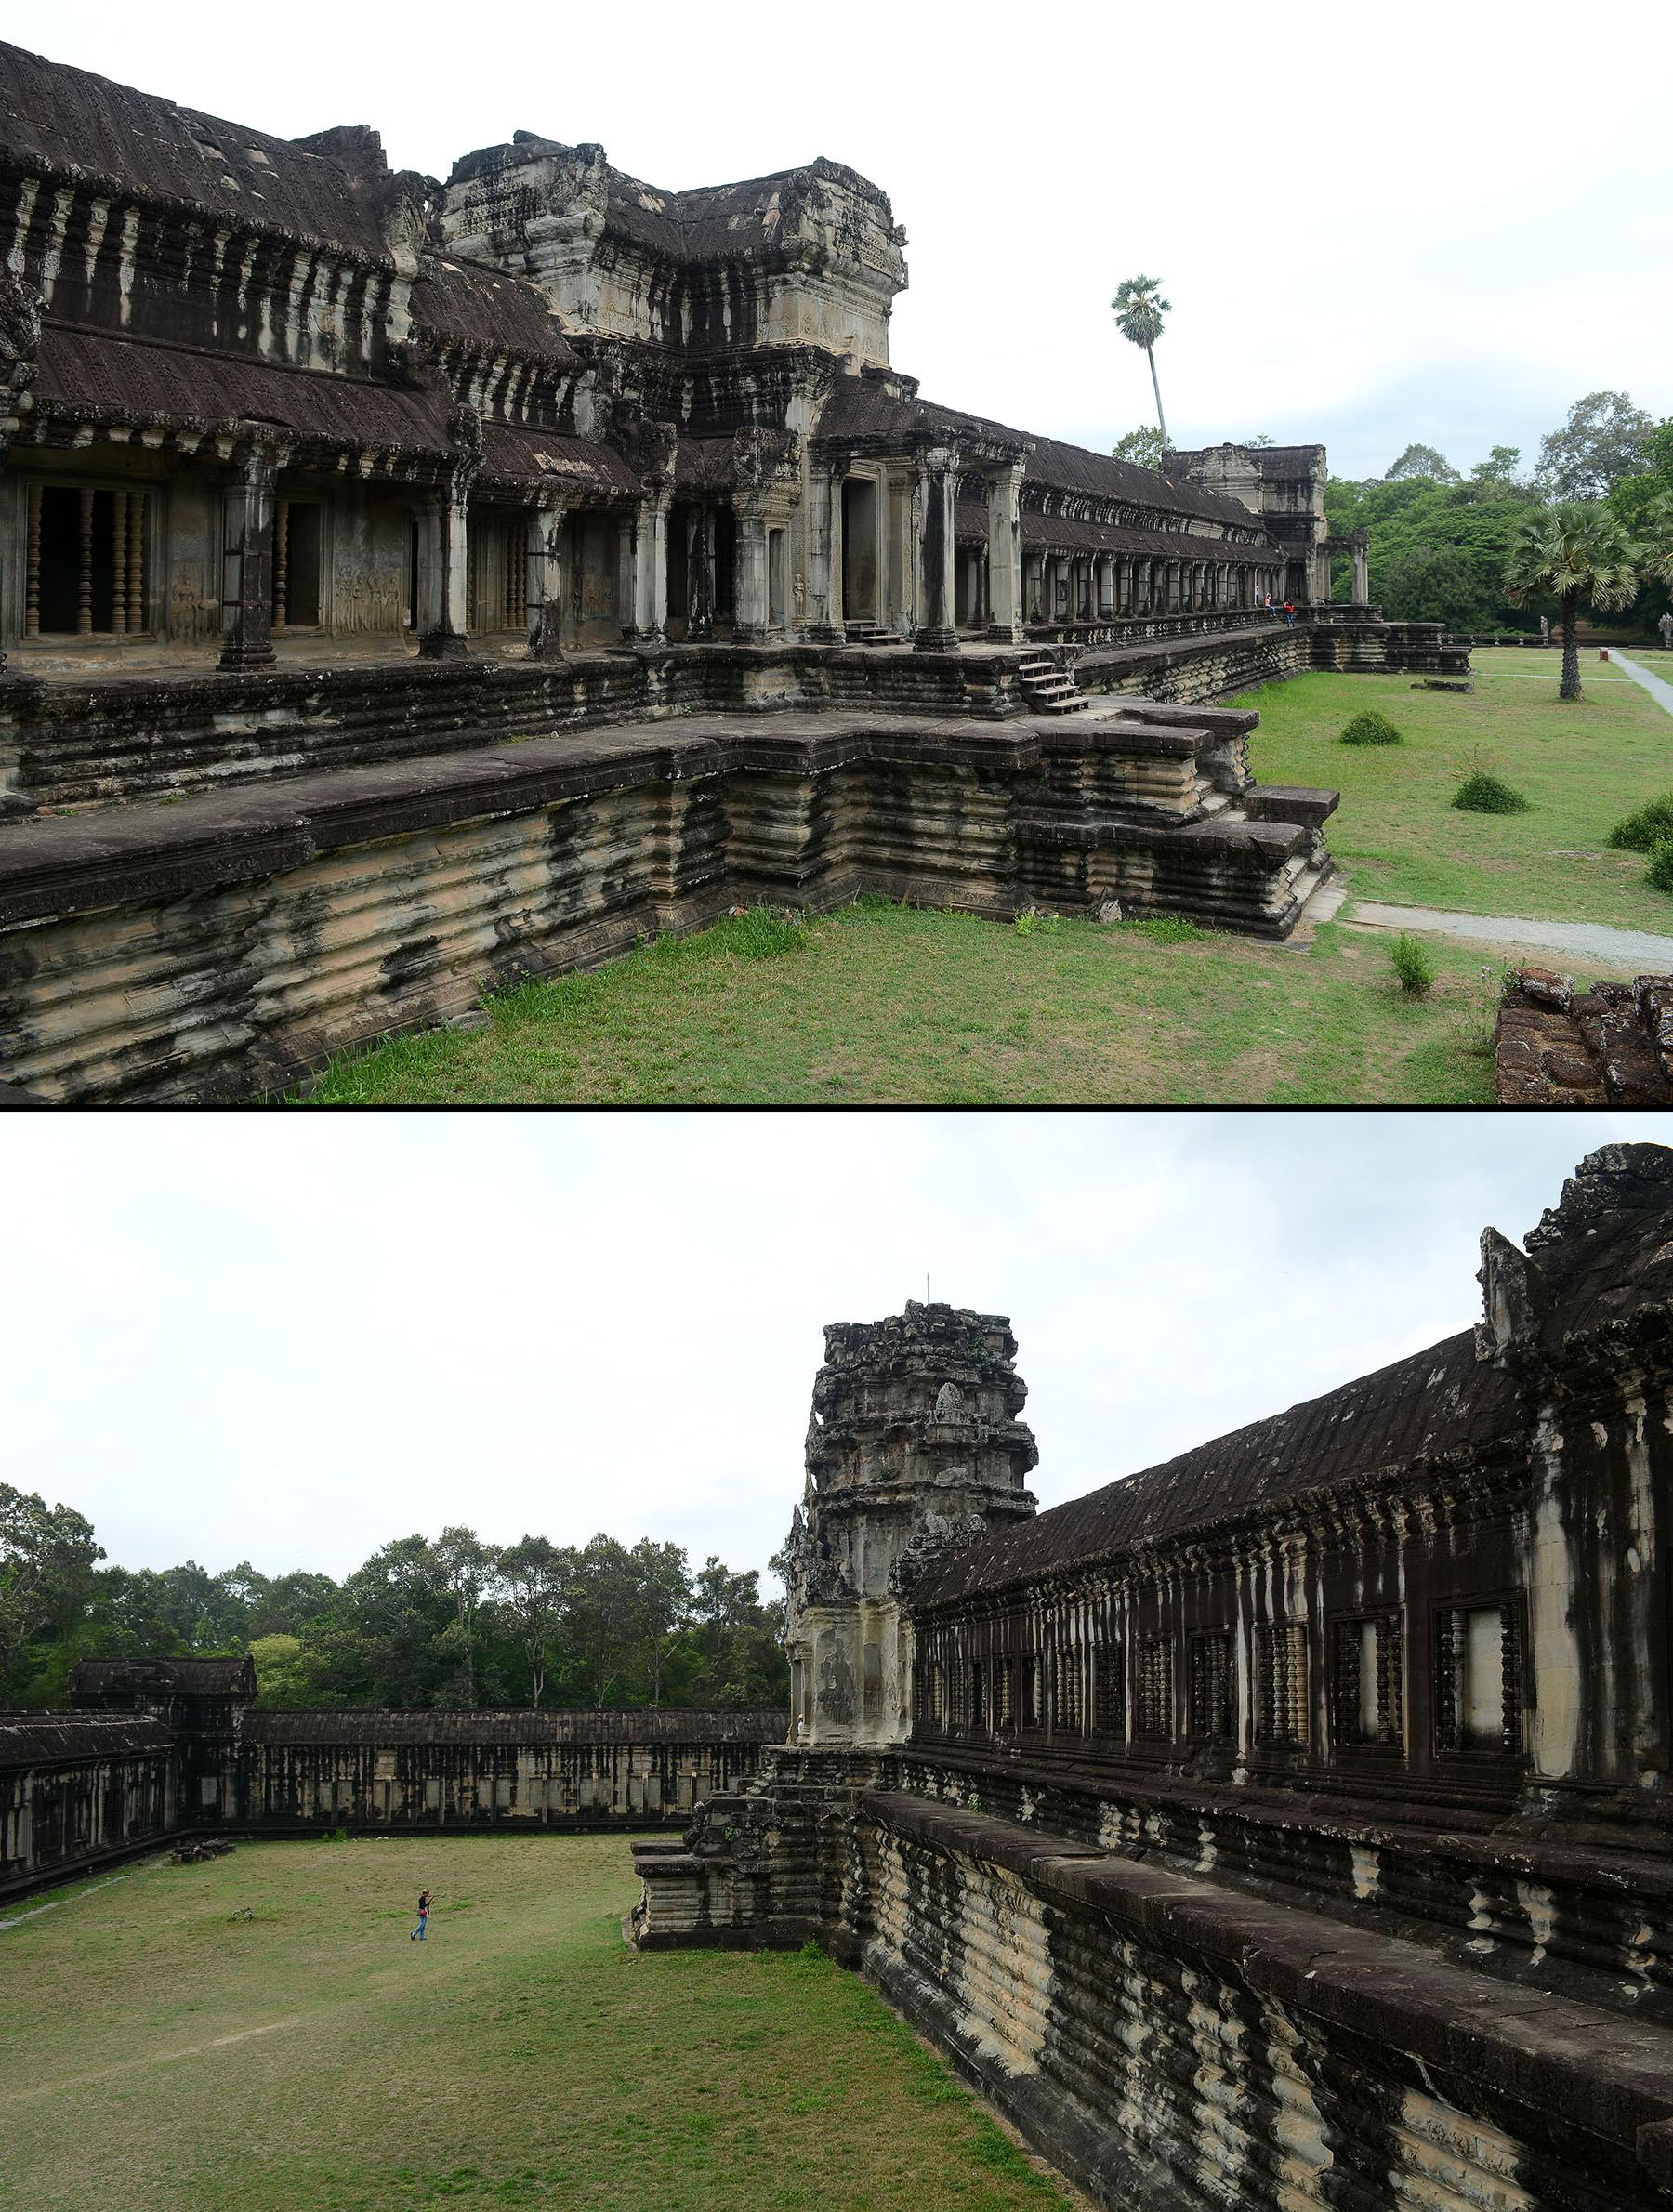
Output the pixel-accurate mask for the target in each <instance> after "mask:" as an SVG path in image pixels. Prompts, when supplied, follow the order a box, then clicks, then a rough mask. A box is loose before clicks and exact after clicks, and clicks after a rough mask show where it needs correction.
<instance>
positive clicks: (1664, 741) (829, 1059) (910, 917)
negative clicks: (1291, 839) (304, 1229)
mask: <svg viewBox="0 0 1673 2212" xmlns="http://www.w3.org/2000/svg"><path fill="white" fill-rule="evenodd" d="M1473 665H1474V667H1475V671H1476V684H1477V689H1476V690H1475V691H1474V692H1473V693H1469V694H1468V695H1467V694H1462V693H1458V692H1453V691H1423V690H1421V689H1419V690H1414V689H1413V688H1412V679H1411V678H1408V677H1349V676H1304V677H1301V678H1298V679H1297V680H1296V681H1294V682H1291V683H1286V684H1272V685H1269V686H1268V687H1267V688H1266V689H1264V690H1263V691H1258V692H1255V693H1253V694H1251V695H1250V696H1249V698H1248V699H1247V700H1246V702H1245V704H1250V705H1253V706H1255V707H1257V708H1258V710H1259V713H1260V717H1261V722H1260V727H1259V729H1258V731H1256V733H1255V736H1254V739H1253V740H1252V744H1251V755H1252V761H1253V766H1254V769H1255V772H1256V774H1257V775H1258V777H1259V778H1260V779H1261V781H1263V782H1265V783H1315V784H1316V783H1322V784H1325V785H1328V786H1331V787H1334V788H1336V789H1339V790H1340V792H1341V793H1342V804H1341V807H1340V809H1339V810H1338V811H1337V814H1336V815H1335V816H1334V817H1333V818H1332V820H1331V822H1330V824H1329V827H1328V830H1327V833H1326V835H1327V837H1328V841H1329V844H1330V849H1331V850H1332V852H1333V853H1334V854H1335V856H1336V859H1337V864H1338V866H1339V867H1340V869H1341V871H1342V874H1343V876H1344V878H1345V880H1346V883H1347V886H1348V889H1349V890H1350V893H1351V894H1353V895H1354V896H1356V897H1359V898H1366V899H1380V900H1386V901H1388V902H1390V903H1392V904H1395V905H1433V906H1442V907H1448V908H1454V909H1461V910H1462V911H1464V912H1466V913H1469V914H1480V915H1532V916H1537V917H1546V918H1551V919H1561V920H1572V921H1600V922H1613V923H1615V924H1617V925H1621V926H1625V927H1627V928H1640V929H1651V930H1654V931H1657V932H1665V933H1666V934H1669V935H1673V898H1669V897H1667V896H1666V894H1665V893H1663V892H1661V891H1657V890H1653V889H1651V888H1650V886H1649V885H1648V884H1647V883H1646V882H1645V881H1644V861H1643V857H1642V856H1641V855H1640V854H1637V853H1627V852H1612V851H1611V850H1609V849H1608V847H1607V846H1606V844H1605V842H1604V840H1605V838H1606V836H1607V835H1608V833H1609V831H1610V830H1611V829H1612V828H1613V827H1614V823H1617V822H1618V821H1619V820H1620V819H1621V818H1622V817H1623V816H1624V815H1626V814H1627V813H1630V812H1632V811H1633V810H1635V809H1636V808H1637V807H1639V806H1640V805H1641V804H1642V803H1643V801H1644V800H1645V799H1646V798H1648V797H1652V796H1653V795H1654V794H1656V793H1658V792H1662V791H1673V717H1669V716H1668V715H1666V713H1664V712H1663V710H1662V709H1661V708H1660V707H1659V706H1657V705H1656V704H1655V703H1654V702H1653V700H1652V699H1650V698H1649V697H1648V696H1647V695H1646V694H1645V692H1644V691H1641V690H1640V687H1639V686H1638V685H1636V684H1634V683H1632V682H1631V681H1630V680H1629V679H1628V678H1627V677H1626V676H1624V675H1623V674H1622V672H1621V671H1620V670H1619V669H1618V668H1615V667H1614V666H1613V665H1609V664H1606V663H1601V662H1598V661H1597V660H1596V659H1595V658H1594V659H1593V660H1590V661H1588V662H1587V664H1586V665H1585V670H1584V674H1585V682H1586V689H1587V696H1586V698H1585V699H1584V700H1583V701H1581V702H1580V703H1579V704H1577V705H1574V706H1568V705H1564V704H1562V703H1561V701H1559V699H1558V697H1557V679H1558V673H1559V667H1558V659H1557V656H1556V655H1555V654H1554V653H1549V654H1548V653H1541V652H1531V651H1527V650H1520V651H1519V650H1516V649H1513V648H1505V649H1500V650H1497V651H1493V652H1481V653H1478V654H1476V655H1475V656H1474V664H1473ZM1364 706H1379V707H1381V708H1382V709H1383V710H1384V712H1385V713H1387V714H1389V715H1390V717H1391V718H1393V719H1394V720H1395V721H1396V722H1397V723H1398V724H1399V725H1400V727H1401V729H1402V730H1403V732H1404V737H1405V742H1404V743H1403V744H1400V745H1390V746H1386V747H1375V746H1373V747H1356V746H1350V745H1344V744H1340V743H1339V742H1338V741H1339V737H1340V733H1341V730H1342V726H1343V724H1344V723H1345V722H1346V721H1347V720H1348V719H1349V718H1350V716H1351V715H1352V714H1354V713H1355V712H1357V711H1358V710H1359V709H1360V708H1361V707H1364ZM1478 765H1479V766H1482V767H1485V768H1488V769H1490V770H1493V771H1494V772H1495V773H1496V774H1497V775H1499V776H1501V777H1503V778H1504V779H1505V780H1507V781H1508V782H1509V783H1512V784H1514V785H1515V786H1516V787H1517V788H1519V789H1520V790H1521V791H1522V792H1523V793H1524V794H1525V796H1526V797H1527V798H1528V799H1529V801H1530V802H1531V807H1530V811H1529V812H1527V813H1525V814H1513V815H1493V814H1469V813H1463V812H1460V811H1459V810H1457V809H1456V808H1455V807H1454V806H1453V805H1452V804H1451V800H1452V796H1453V793H1454V792H1455V790H1456V787H1457V785H1458V783H1460V782H1461V781H1462V779H1463V778H1464V776H1465V775H1466V774H1467V773H1468V772H1469V770H1470V769H1471V768H1472V767H1474V766H1478ZM1428 942H1429V946H1430V949H1431V954H1432V957H1433V958H1434V961H1435V964H1436V967H1437V968H1438V970H1439V980H1438V981H1437V984H1436V988H1435V991H1434V993H1433V994H1432V995H1431V996H1430V997H1429V998H1428V999H1425V1000H1421V1001H1415V1000H1412V999H1408V998H1404V997H1403V996H1401V995H1400V994H1399V993H1398V992H1397V990H1396V989H1395V986H1394V984H1393V981H1392V978H1391V971H1390V941H1389V940H1387V939H1386V938H1378V937H1373V936H1368V935H1364V934H1362V933H1359V932H1355V931H1353V930H1352V929H1350V928H1347V927H1346V926H1345V925H1343V924H1340V923H1337V924H1326V925H1325V926H1324V927H1322V928H1319V929H1318V931H1317V932H1316V935H1314V936H1313V937H1312V938H1311V941H1309V942H1306V943H1298V944H1294V945H1290V946H1275V945H1269V944H1260V943H1255V942H1252V941H1245V940H1243V939H1240V938H1235V937H1231V936H1223V935H1218V934H1213V933H1207V932H1193V931H1189V930H1187V931H1185V932H1184V933H1183V935H1182V937H1181V938H1180V939H1179V941H1169V938H1168V934H1167V932H1166V930H1164V931H1163V932H1161V933H1157V932H1156V931H1155V930H1154V928H1153V926H1139V927H1137V928H1129V927H1122V928H1113V929H1111V928H1100V927H1098V925H1096V924H1095V923H1092V922H1088V921H1071V920H1064V921H1062V922H1060V923H1052V924H1050V925H1049V926H1044V927H1041V926H1034V927H1031V928H1021V927H1017V928H1003V927H1000V926H997V925H995V924H994V923H990V922H980V921H975V920H972V919H970V918H969V917H968V916H961V915H948V914H936V913H921V912H913V911H909V910H905V909H901V908H895V907H891V906H889V905H888V904H887V903H886V902H881V901H864V902H861V904H860V905H859V906H857V907H854V908H851V909H849V910H847V911H845V912H843V913H840V914H836V915H829V916H826V917H824V918H823V919H821V920H817V921H813V922H810V923H809V924H807V925H806V926H805V927H804V928H788V927H786V926H784V925H783V924H781V923H779V922H778V921H776V920H775V919H774V918H773V917H771V916H767V915H752V916H747V917H744V918H741V919H739V920H736V921H731V922H726V923H722V924H721V925H720V926H719V928H716V929H712V930H708V931H706V932H705V933H704V934H703V935H702V936H701V937H697V938H693V939H689V940H686V941H682V942H675V941H665V942H662V943H659V944H656V945H653V946H650V947H647V948H645V949H644V950H642V951H640V952H638V953H635V954H632V955H629V956H628V957H627V958H626V959H625V960H622V961H618V962H616V963H615V964H614V965H613V966H612V967H610V968H604V969H602V970H600V971H599V973H597V974H593V975H586V976H573V977H569V978H567V979H565V980H563V981H558V982H554V983H541V984H530V985H527V986H525V987H524V988H522V989H520V990H517V991H512V992H509V993H507V994H504V995H503V996H501V997H500V998H498V999H497V1000H495V1001H494V1003H493V1007H492V1012H493V1017H494V1019H493V1024H492V1026H491V1027H490V1028H488V1029H486V1030H482V1031H479V1032H476V1033H474V1034H455V1033H452V1032H443V1033H441V1034H429V1035H425V1036H415V1037H406V1038H396V1039H393V1040H391V1041H390V1042H389V1044H387V1045H384V1046H382V1047H379V1048H377V1049H376V1050H375V1051H373V1052H371V1053H369V1054H367V1055H365V1056H362V1057H359V1058H354V1059H349V1060H343V1061H340V1062H338V1063H337V1064H336V1066H334V1067H333V1068H332V1069H331V1070H330V1071H328V1073H327V1074H326V1075H325V1077H324V1078H323V1080H322V1081H321V1082H320V1083H319V1084H318V1085H317V1086H314V1087H313V1090H312V1092H311V1096H313V1097H314V1098H316V1099H320V1100H323V1101H324V1102H327V1103H334V1104H375V1103H394V1102H416V1103H442V1102H446V1103H472V1102H484V1103H485V1102H490V1101H498V1100H521V1101H541V1102H552V1103H580V1102H584V1101H599V1102H604V1103H610V1104H626V1103H676V1102H679V1103H684V1102H700V1103H708V1104H738V1103H743V1102H765V1103H771V1104H779V1105H790V1104H797V1103H803V1102H814V1103H824V1104H841V1103H850V1102H852V1103H858V1102H865V1101H872V1100H877V1101H891V1102H894V1101H928V1102H930V1103H935V1104H943V1105H964V1104H994V1103H1000V1102H1017V1103H1029V1104H1039V1103H1044V1102H1051V1101H1057V1100H1063V1101H1069V1102H1074V1103H1080V1104H1102V1103H1113V1102H1131V1103H1154V1104H1166V1105H1175V1104H1197V1103H1202V1104H1215V1105H1219V1104H1241V1103H1264V1104H1273V1105H1291V1104H1311V1103H1329V1104H1354V1103H1367V1104H1377V1105H1404V1104H1410V1103H1416V1102H1438V1103H1450V1104H1468V1103H1471V1102H1486V1101H1488V1100H1490V1099H1491V1097H1492V1065H1491V1058H1490V1053H1489V1050H1488V1049H1487V1043H1488V1039H1489V1036H1490V1033H1491V1029H1492V1022H1493V1008H1494V1004H1495V996H1496V977H1495V978H1492V979H1489V980H1488V981H1483V980H1482V974H1481V968H1482V953H1481V952H1480V951H1479V950H1473V949H1471V948H1469V947H1466V946H1462V945H1460V946H1457V947H1449V946H1445V945H1443V944H1442V943H1441V942H1439V941H1435V940H1432V939H1431V940H1429V941H1428ZM1542 957H1550V955H1542ZM1593 972H1596V971H1595V970H1594V969H1592V968H1587V973H1588V974H1590V973H1593ZM1614 972H1622V971H1620V970H1616V971H1614Z"/></svg>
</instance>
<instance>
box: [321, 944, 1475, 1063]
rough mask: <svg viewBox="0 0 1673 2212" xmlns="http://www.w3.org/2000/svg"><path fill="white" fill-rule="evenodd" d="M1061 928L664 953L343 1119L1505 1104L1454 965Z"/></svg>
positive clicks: (1462, 961)
mask: <svg viewBox="0 0 1673 2212" xmlns="http://www.w3.org/2000/svg"><path fill="white" fill-rule="evenodd" d="M1171 934H1172V933H1171V931H1166V932H1164V933H1161V934H1153V933H1152V930H1151V928H1147V927H1139V928H1126V927H1122V928H1100V926H1099V925H1098V924H1097V923H1095V922H1087V921H1073V920H1063V921H1053V922H1047V923H1046V924H1045V925H1044V926H1039V925H1036V926H1034V927H1033V928H1029V929H1028V930H1027V931H1026V932H1025V931H1023V930H1021V929H1019V928H1015V927H1000V926H999V925H997V924H995V923H993V922H981V921H977V920H974V919H972V918H971V917H970V916H969V915H948V914H938V913H931V912H924V911H920V910H916V909H911V908H901V907H894V906H890V905H889V904H887V903H886V902H881V901H866V902H862V903H861V904H860V905H858V906H854V907H850V908H846V909H844V910H843V911H842V912H840V913H838V914H834V915H827V916H825V917H824V918H823V919H822V920H819V921H814V922H810V923H808V924H806V925H805V926H803V927H801V928H791V927H789V926H787V925H784V924H782V923H779V922H777V921H776V919H775V918H774V917H772V916H769V915H749V916H745V917H743V918H741V919H739V920H736V921H730V922H722V923H721V924H719V925H718V927H717V928H713V929H710V930H706V931H705V932H704V933H703V934H702V935H701V936H698V937H692V938H685V939H670V938H665V939H661V940H659V941H657V942H656V943H655V944H652V945H649V946H646V947H645V948H644V949H642V950H641V951H639V952H637V953H632V954H629V955H627V956H626V958H625V959H622V960H619V961H616V962H614V963H613V964H612V965H611V966H610V967H608V968H600V969H599V970H598V971H597V972H596V973H594V974H591V975H583V976H569V977H565V978H564V979H563V980H562V981H558V982H553V983H531V984H528V985H525V986H524V987H523V988H522V989H521V990H519V991H513V992H508V993H507V994H505V995H504V996H502V997H501V998H499V999H497V1000H496V1001H495V1002H494V1007H493V1014H494V1020H493V1025H492V1026H491V1027H490V1028H488V1029H485V1030H479V1031H476V1032H473V1033H468V1034H456V1033H453V1032H447V1031H442V1032H431V1033H429V1034H426V1035H422V1036H415V1037H404V1038H402V1037H398V1038H395V1039H393V1040H391V1041H390V1042H389V1044H387V1045H384V1046H381V1047H378V1048H377V1049H376V1050H375V1051H374V1052H372V1053H370V1054H368V1055H366V1056H365V1057H363V1058H361V1059H357V1060H348V1061H344V1062H341V1063H339V1064H338V1065H337V1066H336V1067H335V1068H334V1069H332V1070H331V1071H330V1072H329V1073H327V1075H326V1077H325V1078H324V1079H323V1082H322V1083H321V1084H320V1086H318V1088H317V1089H316V1091H315V1093H314V1096H315V1097H316V1098H317V1099H320V1100H322V1101H323V1102H326V1103H331V1104H343V1105H347V1104H355V1105H371V1104H392V1103H400V1102H426V1103H447V1104H465V1103H469V1102H480V1101H486V1100H508V1101H550V1102H564V1101H579V1100H599V1101H604V1102H607V1103H610V1104H628V1103H636V1102H641V1101H661V1102H696V1103H704V1104H719V1103H726V1102H729V1101H731V1102H736V1101H739V1100H750V1101H761V1102H768V1103H771V1104H775V1105H791V1104H797V1103H801V1102H807V1101H811V1102H815V1103H822V1104H831V1105H840V1104H850V1103H856V1102H863V1101H871V1100H886V1101H906V1100H928V1101H930V1102H933V1103H936V1104H941V1105H964V1104H977V1105H981V1104H996V1103H1000V1102H1010V1101H1020V1102H1027V1103H1034V1104H1039V1103H1049V1102H1052V1101H1056V1100H1069V1101H1074V1102H1077V1103H1086V1104H1091V1103H1101V1102H1104V1101H1108V1100H1113V1099H1119V1100H1128V1101H1133V1102H1136V1103H1155V1104H1180V1103H1192V1102H1194V1101H1197V1100H1212V1101H1215V1102H1226V1103H1230V1102H1236V1101H1245V1100H1258V1101H1264V1102H1270V1103H1275V1104H1276V1103H1282V1104H1300V1103H1307V1102H1311V1101H1324V1102H1336V1101H1348V1100H1361V1099H1363V1100H1366V1101H1373V1102H1376V1103H1378V1104H1389V1105H1391V1104H1403V1103H1407V1102H1410V1101H1414V1100H1424V1099H1442V1100H1445V1101H1447V1102H1449V1103H1453V1104H1468V1103H1469V1102H1470V1101H1472V1100H1480V1099H1490V1098H1491V1096H1492V1075H1493V1070H1492V1061H1491V1058H1490V1053H1489V1049H1488V1040H1489V1037H1490V1034H1491V1031H1492V1026H1493V1007H1494V1004H1495V998H1496V994H1497V982H1496V971H1495V974H1494V976H1493V977H1491V978H1489V979H1488V980H1483V979H1482V972H1481V971H1482V955H1481V954H1480V953H1479V952H1467V951H1461V950H1454V949H1452V948H1445V947H1440V946H1437V948H1436V952H1435V959H1436V963H1437V966H1438V968H1439V969H1440V979H1439V981H1438V982H1437V985H1436V988H1435V991H1434V993H1433V994H1432V995H1431V996H1430V997H1429V998H1428V999H1424V1000H1420V1001H1418V1000H1412V999H1408V998H1404V997H1403V996H1402V995H1401V994H1400V992H1399V991H1398V989H1397V988H1396V986H1395V983H1394V981H1393V975H1392V970H1391V968H1390V958H1389V946H1388V943H1387V942H1386V941H1382V940H1379V939H1374V938H1373V939H1366V938H1356V937H1354V936H1353V935H1352V933H1350V931H1348V930H1346V929H1343V928H1339V927H1336V926H1331V927H1327V928H1323V929H1321V930H1320V931H1319V933H1318V937H1317V940H1316V941H1314V942H1313V943H1312V944H1311V946H1307V947H1292V948H1284V947H1282V946H1277V945H1269V944H1258V943H1254V942H1250V941H1245V940H1244V939H1241V938H1233V937H1226V936H1220V935H1216V934H1209V933H1205V932H1199V931H1188V932H1186V933H1184V934H1183V936H1182V939H1181V940H1180V941H1169V938H1170V936H1171Z"/></svg>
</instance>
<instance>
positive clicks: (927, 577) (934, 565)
mask: <svg viewBox="0 0 1673 2212" xmlns="http://www.w3.org/2000/svg"><path fill="white" fill-rule="evenodd" d="M956 479H957V460H956V456H955V454H952V453H949V452H947V451H946V450H945V449H942V450H939V451H937V452H935V453H932V454H930V455H929V460H928V462H927V464H926V467H925V470H924V479H923V482H924V515H923V552H922V561H923V570H924V597H923V603H922V606H921V608H920V610H919V618H918V628H917V633H916V638H915V639H914V642H915V643H916V646H917V648H918V650H919V652H955V650H956V648H957V645H958V632H957V630H956V629H955V627H954V625H953V494H954V488H955V482H956Z"/></svg>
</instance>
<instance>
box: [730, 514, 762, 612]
mask: <svg viewBox="0 0 1673 2212" xmlns="http://www.w3.org/2000/svg"><path fill="white" fill-rule="evenodd" d="M732 515H733V518H734V520H736V522H737V526H738V538H737V554H736V566H735V569H734V573H733V582H732V593H733V620H732V636H733V637H734V638H736V639H740V640H741V641H743V642H744V643H745V644H747V643H749V642H750V641H751V640H752V639H761V638H764V637H765V636H766V635H767V627H768V612H767V508H766V502H765V501H764V500H762V499H759V498H755V497H751V496H750V495H749V494H744V493H734V494H733V495H732Z"/></svg>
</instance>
